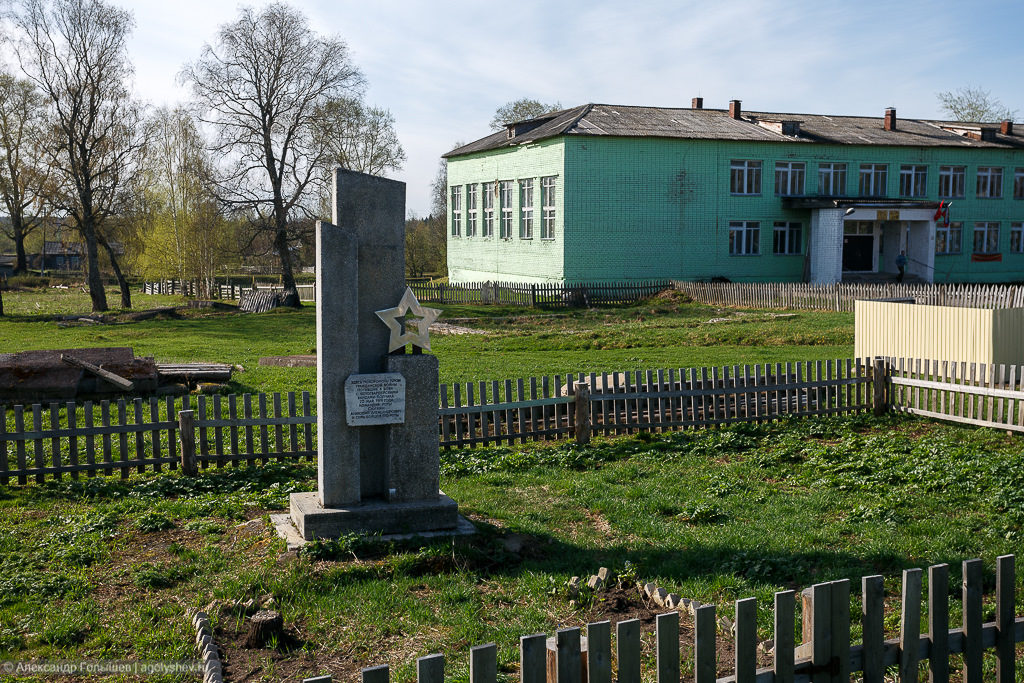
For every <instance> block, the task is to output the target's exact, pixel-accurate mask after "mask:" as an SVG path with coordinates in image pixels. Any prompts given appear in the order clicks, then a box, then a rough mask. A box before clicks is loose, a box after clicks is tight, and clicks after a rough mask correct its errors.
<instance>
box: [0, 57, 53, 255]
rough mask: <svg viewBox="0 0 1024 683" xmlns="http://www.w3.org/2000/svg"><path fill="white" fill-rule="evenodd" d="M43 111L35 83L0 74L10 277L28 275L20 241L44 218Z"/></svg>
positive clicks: (0, 177) (1, 178)
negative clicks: (11, 252)
mask: <svg viewBox="0 0 1024 683" xmlns="http://www.w3.org/2000/svg"><path fill="white" fill-rule="evenodd" d="M44 107H45V101H44V100H43V97H42V95H41V94H40V93H39V91H38V90H37V89H36V87H35V84H33V83H32V82H31V81H28V80H25V79H22V78H17V77H15V76H14V75H13V74H10V73H6V72H0V156H2V157H3V158H2V162H0V198H2V199H3V203H4V207H5V208H6V209H7V215H8V216H9V218H10V223H9V224H8V223H4V224H0V229H2V231H3V233H4V234H5V235H7V237H8V238H10V239H11V240H12V241H13V242H14V253H15V265H14V272H15V273H24V272H27V271H28V257H27V255H26V252H25V239H26V238H27V237H28V236H29V235H31V234H32V233H33V232H35V230H36V229H37V228H38V227H39V225H40V223H41V222H42V220H43V218H44V216H45V213H44V211H43V201H42V199H43V188H44V186H45V184H46V175H47V166H46V164H45V162H44V161H43V160H42V159H41V157H42V153H41V152H42V143H43V137H44V135H45V131H44V125H45V122H46V118H45V114H44V111H45V110H44Z"/></svg>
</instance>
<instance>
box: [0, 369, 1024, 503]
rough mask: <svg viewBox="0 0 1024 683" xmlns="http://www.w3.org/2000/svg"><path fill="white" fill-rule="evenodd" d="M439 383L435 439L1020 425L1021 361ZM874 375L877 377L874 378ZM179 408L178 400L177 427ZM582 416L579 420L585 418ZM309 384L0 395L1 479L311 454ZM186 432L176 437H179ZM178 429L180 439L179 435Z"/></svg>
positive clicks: (461, 444)
mask: <svg viewBox="0 0 1024 683" xmlns="http://www.w3.org/2000/svg"><path fill="white" fill-rule="evenodd" d="M877 363H878V364H877V367H875V368H869V367H868V366H867V365H866V364H864V363H861V362H859V361H858V360H855V359H844V360H834V361H817V362H808V363H786V364H781V363H776V364H774V365H754V366H748V365H744V366H736V365H734V366H726V367H716V368H680V369H664V370H646V371H635V372H623V373H601V374H595V373H591V374H589V375H584V374H579V375H573V374H570V375H567V376H565V377H562V376H560V375H555V376H553V377H539V378H537V377H533V378H529V379H525V380H523V379H519V380H504V381H493V382H470V383H466V384H454V385H442V386H441V390H440V396H439V404H440V407H439V421H438V433H439V436H440V442H441V446H442V447H443V448H473V447H475V446H478V445H485V444H502V443H505V444H512V443H523V442H526V441H538V440H551V439H565V438H575V439H577V440H579V441H581V442H586V441H587V440H589V438H590V436H591V435H592V434H603V435H615V434H631V433H636V432H641V431H648V432H664V431H672V430H678V429H694V428H702V427H711V426H715V425H724V424H732V423H736V422H750V421H771V420H778V419H782V418H785V417H816V416H825V415H842V414H850V413H857V412H863V411H866V410H873V411H874V412H876V413H880V412H882V411H884V410H887V409H888V410H896V411H899V412H906V413H913V414H917V415H922V416H925V417H931V418H936V419H942V420H948V421H952V422H960V423H965V424H973V425H982V426H987V427H994V428H997V429H1004V430H1008V431H1018V432H1024V387H1022V385H1021V379H1022V374H1024V368H1020V367H1017V366H985V365H984V364H970V363H953V362H942V363H940V362H937V361H925V360H907V359H902V360H900V359H888V361H883V360H881V359H879V360H878V361H877ZM873 376H877V377H883V378H884V380H885V381H883V382H875V381H874V380H873ZM182 411H188V412H189V414H188V416H187V417H188V419H187V425H188V426H187V429H185V430H184V432H183V431H182V430H183V427H182V425H183V424H184V423H183V422H182V419H183V418H182V415H181V413H182ZM581 417H582V419H578V418H581ZM315 423H316V416H315V415H314V414H313V412H312V408H311V405H310V396H309V394H308V393H302V394H301V395H297V394H295V393H289V394H286V395H281V394H270V395H266V394H257V395H250V394H246V395H242V396H238V395H228V396H223V397H222V396H219V395H214V396H198V397H184V398H183V399H179V400H177V401H176V400H174V399H172V398H170V397H167V398H164V399H157V398H150V399H148V400H144V399H141V398H136V399H134V400H130V401H125V400H120V401H116V402H111V401H101V402H91V401H86V402H84V403H81V404H78V403H75V402H73V401H71V402H67V403H60V404H59V403H51V404H48V405H45V406H44V405H42V404H36V405H31V406H20V405H15V406H13V407H4V406H0V483H4V484H6V483H8V482H9V481H10V480H12V479H16V480H17V481H18V483H22V484H23V483H25V482H26V481H27V479H28V478H34V479H35V480H36V481H40V482H41V481H43V479H44V478H45V477H47V476H50V477H56V478H60V477H61V476H62V475H63V474H70V475H71V476H72V477H77V476H78V474H79V473H80V472H85V473H86V474H87V475H88V476H95V475H96V473H98V472H102V473H103V474H105V475H108V476H109V475H111V474H113V473H114V471H115V470H116V471H118V472H119V473H120V475H121V476H122V477H127V476H128V475H129V474H130V472H131V471H132V470H133V469H134V470H136V471H139V472H142V471H145V470H146V469H147V468H148V469H152V470H154V471H160V469H161V468H162V467H164V466H165V465H166V466H167V467H170V468H173V467H176V463H177V462H178V461H179V460H180V457H179V455H180V453H182V452H188V453H195V454H196V459H197V461H198V463H199V464H200V465H201V466H202V467H209V466H210V464H211V463H214V464H216V465H217V466H223V463H225V462H232V463H234V464H238V463H241V462H253V461H263V462H266V461H267V460H269V459H276V460H282V459H296V458H306V459H311V458H314V457H315V454H316V445H315V443H314V430H313V425H314V424H315ZM183 435H184V436H183ZM186 441H187V443H186Z"/></svg>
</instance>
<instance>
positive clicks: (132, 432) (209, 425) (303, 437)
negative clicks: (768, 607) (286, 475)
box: [0, 392, 316, 484]
mask: <svg viewBox="0 0 1024 683" xmlns="http://www.w3.org/2000/svg"><path fill="white" fill-rule="evenodd" d="M182 413H188V415H189V418H190V419H189V421H188V424H189V425H190V426H192V427H194V434H196V435H198V439H195V438H194V437H193V441H192V451H193V452H195V453H196V460H197V461H198V463H199V465H200V467H204V468H206V467H209V466H210V465H211V464H214V465H216V466H217V467H223V466H224V464H225V463H227V462H230V463H232V464H233V465H238V464H240V463H243V462H244V463H253V462H268V461H270V460H271V459H273V460H285V459H288V460H295V459H305V460H314V459H315V458H316V444H315V443H314V440H313V436H314V435H313V426H314V425H315V424H316V415H314V414H313V412H312V410H311V406H310V396H309V393H308V392H302V394H301V395H296V394H295V393H294V392H289V393H288V394H286V395H284V396H282V395H281V394H278V393H275V394H270V395H267V394H256V395H252V394H245V395H241V396H238V395H235V394H230V395H228V396H220V395H213V396H196V397H191V396H185V397H184V398H183V399H180V400H175V399H173V398H172V397H169V396H168V397H166V398H164V399H163V400H160V399H158V398H155V397H154V398H150V399H148V400H145V399H141V398H136V399H134V400H130V401H125V400H123V399H122V400H119V401H115V402H111V401H99V402H93V401H84V402H82V403H76V402H75V401H68V402H67V403H50V404H49V405H47V406H43V405H40V404H35V405H31V406H21V405H15V406H13V407H5V406H0V484H7V483H9V482H10V481H12V480H17V483H19V484H25V483H27V481H28V479H29V478H30V477H31V478H34V479H35V480H36V481H37V482H40V483H41V482H42V481H43V480H44V479H45V478H46V477H47V476H49V477H52V478H55V479H60V478H61V477H62V476H63V475H64V474H68V475H70V476H71V477H72V478H75V479H77V478H78V477H79V474H80V473H84V474H85V475H86V476H89V477H95V476H96V475H97V474H103V475H105V476H112V475H113V474H114V473H115V472H117V473H119V475H120V476H121V477H122V478H128V476H130V474H131V473H132V472H133V471H137V472H145V471H147V470H148V471H153V472H159V471H161V470H162V469H163V468H164V467H167V468H168V469H175V468H177V467H178V463H179V462H180V460H181V458H180V450H179V448H180V446H181V443H180V441H181V440H180V438H179V436H180V435H179V429H180V426H181V414H182ZM11 427H13V429H12V428H11ZM196 444H198V447H196Z"/></svg>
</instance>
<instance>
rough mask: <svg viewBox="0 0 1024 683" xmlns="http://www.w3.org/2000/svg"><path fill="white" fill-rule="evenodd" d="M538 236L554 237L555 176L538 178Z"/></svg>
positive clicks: (551, 238) (543, 237)
mask: <svg viewBox="0 0 1024 683" xmlns="http://www.w3.org/2000/svg"><path fill="white" fill-rule="evenodd" d="M540 238H541V239H542V240H553V239H555V177H554V176H548V177H546V178H541V179H540Z"/></svg>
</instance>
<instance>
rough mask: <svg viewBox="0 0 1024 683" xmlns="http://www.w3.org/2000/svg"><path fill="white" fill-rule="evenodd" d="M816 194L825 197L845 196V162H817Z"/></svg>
mask: <svg viewBox="0 0 1024 683" xmlns="http://www.w3.org/2000/svg"><path fill="white" fill-rule="evenodd" d="M818 194H820V195H824V196H826V197H845V196H846V164H845V163H839V162H823V163H820V164H818Z"/></svg>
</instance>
